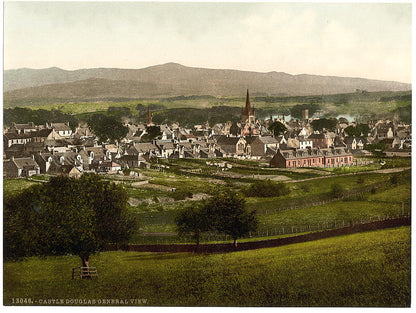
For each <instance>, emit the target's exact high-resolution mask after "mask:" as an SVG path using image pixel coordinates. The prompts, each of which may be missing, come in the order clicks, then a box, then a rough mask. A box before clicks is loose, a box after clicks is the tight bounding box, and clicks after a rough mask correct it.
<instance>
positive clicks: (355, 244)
mask: <svg viewBox="0 0 416 313" xmlns="http://www.w3.org/2000/svg"><path fill="white" fill-rule="evenodd" d="M79 263H80V262H79V258H78V257H75V256H74V257H70V256H63V257H47V258H44V259H41V258H29V259H27V260H24V261H19V262H5V263H4V303H5V304H11V299H12V298H13V297H30V298H32V299H33V300H39V299H86V300H91V299H147V305H151V306H160V305H169V306H177V305H180V306H185V305H187V306H375V307H408V306H409V305H410V227H401V228H396V229H388V230H380V231H374V232H367V233H361V234H354V235H348V236H342V237H334V238H330V239H323V240H318V241H314V242H308V243H301V244H294V245H289V246H285V247H279V248H270V249H261V250H253V251H244V252H235V253H228V254H211V255H194V254H158V253H136V252H107V253H101V254H98V255H95V256H93V257H92V259H91V265H92V266H96V267H97V269H98V272H99V275H100V276H99V278H98V279H93V280H71V278H70V276H71V268H72V267H76V266H79Z"/></svg>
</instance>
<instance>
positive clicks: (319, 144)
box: [308, 133, 334, 148]
mask: <svg viewBox="0 0 416 313" xmlns="http://www.w3.org/2000/svg"><path fill="white" fill-rule="evenodd" d="M308 139H310V140H312V143H313V146H314V147H316V148H329V147H330V146H332V145H333V144H334V140H333V138H331V136H330V135H329V134H327V133H314V134H312V135H310V136H309V137H308Z"/></svg>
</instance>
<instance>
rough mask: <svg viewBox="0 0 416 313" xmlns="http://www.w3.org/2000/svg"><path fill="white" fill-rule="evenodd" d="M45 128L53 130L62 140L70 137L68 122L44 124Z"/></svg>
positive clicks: (70, 130) (70, 131)
mask: <svg viewBox="0 0 416 313" xmlns="http://www.w3.org/2000/svg"><path fill="white" fill-rule="evenodd" d="M46 128H50V129H53V130H54V131H55V132H57V133H58V134H59V136H61V137H62V138H69V137H71V136H72V129H71V127H69V122H67V123H51V124H47V123H46Z"/></svg>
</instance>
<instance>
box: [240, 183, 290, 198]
mask: <svg viewBox="0 0 416 313" xmlns="http://www.w3.org/2000/svg"><path fill="white" fill-rule="evenodd" d="M243 193H244V195H245V196H247V197H279V196H284V195H287V194H289V193H290V189H289V187H288V186H287V185H286V184H284V183H282V182H278V183H276V182H273V181H271V180H270V179H266V180H261V181H257V182H255V183H252V184H251V185H249V186H248V187H247V188H245V189H243Z"/></svg>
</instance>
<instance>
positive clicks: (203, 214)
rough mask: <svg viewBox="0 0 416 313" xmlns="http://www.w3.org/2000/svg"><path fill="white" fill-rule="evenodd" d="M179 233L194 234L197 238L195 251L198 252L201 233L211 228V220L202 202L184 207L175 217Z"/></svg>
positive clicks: (195, 238)
mask: <svg viewBox="0 0 416 313" xmlns="http://www.w3.org/2000/svg"><path fill="white" fill-rule="evenodd" d="M175 224H176V229H177V231H178V234H179V235H180V236H181V235H185V234H192V237H193V238H194V240H195V243H196V246H195V252H198V247H199V240H200V238H201V234H202V233H203V232H206V231H208V230H210V228H211V221H210V217H209V216H208V215H207V210H206V207H204V206H203V205H201V204H194V205H192V206H189V207H186V208H185V209H183V210H182V211H181V212H180V213H179V214H178V215H177V217H176V218H175Z"/></svg>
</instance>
